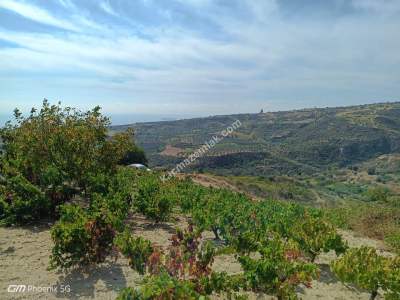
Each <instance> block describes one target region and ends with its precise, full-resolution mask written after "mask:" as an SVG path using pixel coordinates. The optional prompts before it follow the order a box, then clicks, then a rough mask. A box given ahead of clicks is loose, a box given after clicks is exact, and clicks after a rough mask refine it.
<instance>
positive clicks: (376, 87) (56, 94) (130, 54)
mask: <svg viewBox="0 0 400 300" xmlns="http://www.w3.org/2000/svg"><path fill="white" fill-rule="evenodd" d="M399 95H400V1H399V0H323V1H322V0H321V1H314V0H124V1H123V0H75V1H74V0H32V1H22V0H15V1H13V0H0V118H1V116H4V115H7V114H9V112H11V111H12V110H13V109H14V108H15V107H18V108H21V109H22V110H29V109H30V108H31V107H38V106H40V104H41V102H42V100H43V98H47V99H49V100H50V101H53V102H55V101H61V102H62V103H63V104H64V105H68V106H75V107H78V108H81V109H88V108H91V107H93V106H95V105H100V106H101V107H102V108H103V112H104V113H106V114H108V115H111V116H114V117H115V120H117V121H115V122H116V123H121V122H128V121H130V120H133V121H140V120H150V119H152V120H153V119H157V118H158V119H163V118H175V117H185V116H207V115H215V114H231V113H247V112H258V111H260V109H264V111H276V110H287V109H296V108H305V107H326V106H343V105H353V104H364V103H373V102H383V101H398V100H400V97H399Z"/></svg>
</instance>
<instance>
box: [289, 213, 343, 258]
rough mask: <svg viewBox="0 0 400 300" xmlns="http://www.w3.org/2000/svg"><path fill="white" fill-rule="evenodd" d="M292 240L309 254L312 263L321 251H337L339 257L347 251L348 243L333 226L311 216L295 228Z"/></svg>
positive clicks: (307, 216)
mask: <svg viewBox="0 0 400 300" xmlns="http://www.w3.org/2000/svg"><path fill="white" fill-rule="evenodd" d="M291 238H292V239H293V240H295V241H296V242H297V243H298V244H299V245H300V247H301V249H302V250H303V251H305V252H306V253H307V255H308V256H309V257H310V258H311V261H312V262H313V261H314V260H315V258H316V257H317V256H318V255H319V254H320V252H321V251H323V252H329V251H330V250H335V252H336V254H337V255H339V254H342V253H344V252H345V251H346V249H347V245H346V243H345V242H344V241H343V240H342V238H341V236H340V235H339V234H338V233H337V232H336V230H335V228H334V227H333V226H332V225H331V224H329V223H328V222H326V221H324V220H323V219H322V218H320V217H315V216H311V215H305V216H304V220H302V221H300V222H299V224H298V225H297V226H295V227H294V228H293V230H292V233H291Z"/></svg>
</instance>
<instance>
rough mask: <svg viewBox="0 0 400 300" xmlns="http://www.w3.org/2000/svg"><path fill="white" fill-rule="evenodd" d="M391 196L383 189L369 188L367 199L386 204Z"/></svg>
mask: <svg viewBox="0 0 400 300" xmlns="http://www.w3.org/2000/svg"><path fill="white" fill-rule="evenodd" d="M388 196H389V191H388V189H386V188H383V187H379V186H378V187H374V188H369V189H368V191H367V192H366V197H367V199H368V200H369V201H380V202H386V201H387V199H388Z"/></svg>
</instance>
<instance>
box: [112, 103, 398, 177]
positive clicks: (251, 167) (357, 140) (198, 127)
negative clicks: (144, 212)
mask: <svg viewBox="0 0 400 300" xmlns="http://www.w3.org/2000/svg"><path fill="white" fill-rule="evenodd" d="M236 120H239V121H240V127H239V128H237V129H236V130H234V131H233V132H232V133H231V134H230V135H229V136H227V137H223V136H222V135H221V131H222V130H224V129H226V128H227V127H228V126H230V125H231V124H233V123H234V122H235V121H236ZM127 127H133V128H134V129H135V132H136V136H135V139H136V141H137V142H138V144H139V145H140V146H142V147H143V148H144V150H145V151H146V153H147V155H148V158H149V163H150V165H151V167H161V168H165V169H169V168H173V167H174V166H175V165H176V164H177V163H180V162H182V161H183V160H184V159H185V158H187V157H188V156H189V155H190V154H191V153H193V152H195V151H196V150H197V149H199V148H201V147H202V146H203V145H204V144H205V143H206V142H208V141H210V140H212V138H213V137H214V136H218V137H220V139H221V140H220V141H219V142H218V143H217V144H216V145H215V146H214V147H211V149H209V150H208V151H206V152H205V153H204V154H203V155H202V156H201V157H200V158H199V159H197V160H196V161H195V162H193V163H192V164H190V166H189V167H187V168H186V169H185V171H188V172H190V171H193V170H197V171H207V172H212V173H215V174H220V175H257V176H263V177H267V176H270V175H278V174H279V175H301V174H315V173H318V172H321V171H324V170H327V169H331V168H342V167H353V166H356V165H359V164H362V163H363V162H366V161H368V160H371V159H374V158H377V157H378V156H380V155H383V154H391V153H398V152H400V102H394V103H378V104H368V105H360V106H349V107H335V108H313V109H302V110H293V111H281V112H266V113H258V114H237V115H225V116H211V117H207V118H195V119H186V120H177V121H164V122H151V123H136V124H130V125H123V126H114V127H112V128H111V131H112V132H115V131H121V130H125V129H126V128H127Z"/></svg>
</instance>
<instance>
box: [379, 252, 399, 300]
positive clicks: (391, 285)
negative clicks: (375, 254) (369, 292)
mask: <svg viewBox="0 0 400 300" xmlns="http://www.w3.org/2000/svg"><path fill="white" fill-rule="evenodd" d="M382 288H383V290H384V291H385V292H386V294H385V299H388V300H396V299H400V257H394V258H389V259H387V260H386V264H385V279H384V283H383V285H382Z"/></svg>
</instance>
